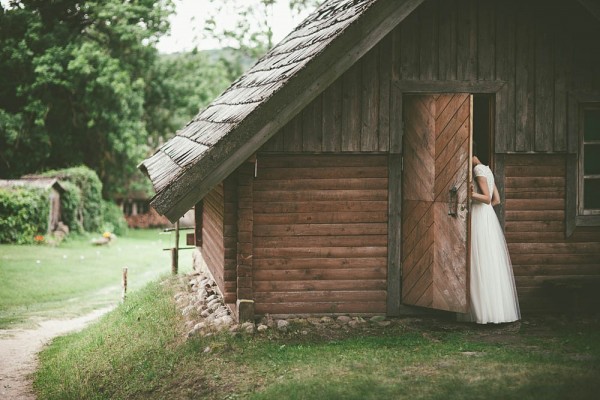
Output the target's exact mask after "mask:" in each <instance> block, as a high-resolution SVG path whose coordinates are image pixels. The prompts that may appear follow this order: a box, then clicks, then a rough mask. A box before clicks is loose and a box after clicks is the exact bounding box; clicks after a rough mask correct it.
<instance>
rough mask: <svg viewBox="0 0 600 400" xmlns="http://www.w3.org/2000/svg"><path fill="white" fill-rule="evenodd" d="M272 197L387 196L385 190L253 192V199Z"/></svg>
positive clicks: (357, 198) (372, 197)
mask: <svg viewBox="0 0 600 400" xmlns="http://www.w3.org/2000/svg"><path fill="white" fill-rule="evenodd" d="M273 198H276V199H278V200H279V201H313V200H314V201H324V200H333V201H344V200H346V201H348V200H350V201H357V200H367V201H373V200H375V201H382V200H385V199H386V198H387V190H385V189H380V190H374V189H371V190H309V191H305V192H303V191H284V190H281V191H270V192H261V191H257V192H256V193H255V201H270V200H272V199H273Z"/></svg>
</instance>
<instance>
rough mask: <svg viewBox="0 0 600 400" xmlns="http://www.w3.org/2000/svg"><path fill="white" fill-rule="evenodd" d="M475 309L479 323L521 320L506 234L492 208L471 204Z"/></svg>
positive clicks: (472, 314) (472, 316)
mask: <svg viewBox="0 0 600 400" xmlns="http://www.w3.org/2000/svg"><path fill="white" fill-rule="evenodd" d="M470 299H471V303H470V306H471V309H470V313H469V318H468V319H469V320H471V321H474V322H477V323H479V324H486V323H503V322H513V321H517V320H519V319H520V318H521V313H520V310H519V300H518V298H517V290H516V287H515V279H514V275H513V270H512V264H511V262H510V255H509V253H508V248H507V246H506V240H505V238H504V233H503V232H502V228H501V226H500V223H499V221H498V218H497V216H496V213H495V212H494V209H493V207H492V206H491V205H489V204H485V203H477V202H473V203H472V205H471V276H470Z"/></svg>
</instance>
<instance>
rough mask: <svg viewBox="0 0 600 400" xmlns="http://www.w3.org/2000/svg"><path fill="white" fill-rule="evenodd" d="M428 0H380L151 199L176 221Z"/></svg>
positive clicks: (161, 211)
mask: <svg viewBox="0 0 600 400" xmlns="http://www.w3.org/2000/svg"><path fill="white" fill-rule="evenodd" d="M423 1H424V0H380V1H378V2H377V3H375V4H374V5H373V6H372V7H371V8H369V9H368V10H367V11H365V14H364V15H362V16H361V17H360V18H359V19H358V21H356V22H354V23H353V24H351V25H350V26H349V27H348V28H346V30H345V31H344V32H343V33H342V34H341V35H340V36H339V37H338V38H336V39H335V40H334V41H333V42H332V43H331V44H330V45H329V47H327V48H326V49H325V50H324V51H323V52H322V53H321V54H319V55H318V56H316V57H315V58H314V59H313V60H311V61H310V62H309V63H308V64H307V65H306V67H305V68H304V69H302V70H301V71H299V72H298V73H297V74H296V76H294V77H292V78H291V79H290V80H289V81H288V83H287V84H286V85H285V86H283V87H282V88H281V89H280V90H279V91H278V92H276V93H275V94H274V95H273V96H272V97H271V98H270V99H268V100H266V102H265V103H264V104H262V105H261V106H260V107H259V108H257V109H256V111H255V112H253V113H252V114H250V115H249V116H248V117H246V118H245V119H244V120H243V121H242V122H240V124H239V125H238V126H237V127H236V128H235V129H234V130H232V131H231V132H230V133H228V134H227V136H226V137H225V138H223V139H222V140H221V141H220V142H218V143H217V144H216V145H215V146H213V147H212V148H210V149H209V150H207V151H206V153H205V154H204V155H203V157H202V158H201V159H200V160H199V161H198V162H197V163H196V164H195V165H193V166H192V167H190V168H189V169H187V170H186V171H184V172H183V173H182V175H181V176H180V177H179V178H178V179H177V180H176V181H174V182H173V183H172V184H171V185H170V186H168V187H167V188H166V189H165V190H163V191H162V192H160V193H158V194H157V195H156V196H155V197H154V199H153V200H152V202H151V204H152V206H153V207H154V208H155V209H156V211H158V212H159V213H160V214H163V215H165V216H166V217H167V218H168V219H169V220H170V221H176V220H177V219H178V218H179V217H181V216H182V215H183V214H184V213H185V212H186V211H187V210H189V209H190V208H191V207H192V206H193V205H194V204H195V203H196V202H197V201H198V200H200V199H202V198H203V197H204V195H206V193H208V192H209V191H210V189H211V188H212V187H213V186H215V185H216V184H218V183H219V182H221V181H222V180H223V179H225V178H226V177H227V176H228V175H229V174H230V173H232V172H233V171H234V170H235V169H236V168H237V167H238V166H239V165H240V164H241V163H243V162H244V161H245V160H246V159H247V158H248V157H250V156H251V155H252V154H253V153H254V152H256V151H257V150H258V149H259V148H260V147H261V146H262V145H263V144H265V143H266V142H267V141H268V140H269V139H270V138H271V137H272V136H273V135H274V134H275V133H276V132H277V131H279V129H281V128H282V127H283V126H284V125H285V124H286V123H287V122H289V121H290V120H291V119H292V118H293V117H294V116H295V115H297V114H298V113H299V112H301V111H302V109H303V108H304V107H306V105H308V104H309V103H310V102H311V101H313V100H314V99H315V98H316V97H317V96H318V95H319V94H320V93H321V92H323V90H325V89H326V88H327V87H328V86H329V85H331V84H332V83H333V82H334V81H335V80H336V79H337V78H338V77H340V76H341V75H342V74H343V73H344V72H345V71H346V70H347V69H348V68H349V67H350V66H352V65H353V64H354V63H356V62H357V61H358V60H359V59H360V58H361V57H362V56H364V55H365V54H366V53H367V52H368V51H369V50H370V49H371V48H373V47H374V46H375V45H376V44H377V43H378V42H379V41H380V40H381V39H383V38H384V37H385V36H386V35H387V34H388V33H389V32H390V31H392V30H393V29H394V28H395V27H396V26H397V25H398V24H399V23H400V22H402V20H404V18H406V17H407V16H408V15H409V14H410V13H412V12H413V11H414V10H415V9H416V8H417V7H418V6H419V5H420V4H421V3H422V2H423Z"/></svg>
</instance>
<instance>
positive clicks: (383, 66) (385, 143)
mask: <svg viewBox="0 0 600 400" xmlns="http://www.w3.org/2000/svg"><path fill="white" fill-rule="evenodd" d="M393 56H394V48H393V36H392V34H389V35H387V36H386V37H385V38H384V39H383V40H382V41H381V43H380V44H379V70H378V73H379V99H377V101H378V104H379V116H378V119H379V121H378V129H379V138H378V147H377V149H378V150H379V151H383V152H387V151H388V150H389V149H390V104H391V90H392V85H391V83H392V68H393V66H392V62H393Z"/></svg>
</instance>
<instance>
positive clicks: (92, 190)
mask: <svg viewBox="0 0 600 400" xmlns="http://www.w3.org/2000/svg"><path fill="white" fill-rule="evenodd" d="M42 175H43V176H47V177H52V178H58V179H59V180H60V181H61V182H65V181H66V182H71V183H73V184H75V185H76V186H77V187H78V188H79V189H80V190H81V216H82V218H83V229H84V230H86V231H88V232H97V231H99V230H100V229H101V228H102V221H103V218H102V182H101V181H100V179H99V178H98V175H97V174H96V172H94V171H93V170H91V169H89V168H88V167H85V166H80V167H73V168H65V169H60V170H51V171H47V172H45V173H43V174H42ZM69 228H71V229H72V227H71V226H69Z"/></svg>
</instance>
